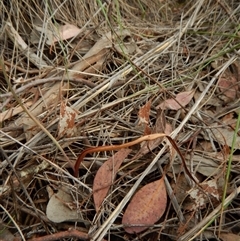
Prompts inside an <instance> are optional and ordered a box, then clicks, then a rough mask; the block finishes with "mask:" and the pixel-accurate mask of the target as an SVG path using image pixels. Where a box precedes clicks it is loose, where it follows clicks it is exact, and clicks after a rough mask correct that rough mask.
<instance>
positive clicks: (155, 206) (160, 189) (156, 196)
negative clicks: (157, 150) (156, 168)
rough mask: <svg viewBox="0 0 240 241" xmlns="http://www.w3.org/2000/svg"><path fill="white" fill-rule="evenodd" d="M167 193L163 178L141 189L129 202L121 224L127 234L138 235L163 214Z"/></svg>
mask: <svg viewBox="0 0 240 241" xmlns="http://www.w3.org/2000/svg"><path fill="white" fill-rule="evenodd" d="M166 205H167V193H166V187H165V183H164V178H163V177H162V178H161V179H160V180H157V181H155V182H152V183H149V184H147V185H146V186H144V187H142V188H141V189H140V190H139V191H138V192H137V193H136V194H135V195H134V197H133V198H132V200H131V201H130V203H129V205H128V207H127V209H126V211H125V213H124V214H123V218H122V224H123V225H124V229H125V231H126V232H127V233H139V232H142V231H143V230H145V229H147V228H148V227H150V226H152V225H154V223H155V222H157V221H158V220H159V219H160V218H161V217H162V215H163V213H164V212H165V209H166Z"/></svg>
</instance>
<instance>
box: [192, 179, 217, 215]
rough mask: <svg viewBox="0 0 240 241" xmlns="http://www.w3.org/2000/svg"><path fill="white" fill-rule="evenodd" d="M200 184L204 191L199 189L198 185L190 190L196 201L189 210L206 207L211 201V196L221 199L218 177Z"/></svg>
mask: <svg viewBox="0 0 240 241" xmlns="http://www.w3.org/2000/svg"><path fill="white" fill-rule="evenodd" d="M200 186H201V187H202V189H203V190H204V191H202V190H199V188H198V187H195V188H193V189H191V190H190V191H188V193H189V195H190V197H191V198H192V199H193V200H194V203H193V204H192V205H191V206H189V210H191V211H192V210H196V209H199V208H200V209H201V208H204V207H205V206H206V204H207V203H209V201H210V199H209V197H210V198H214V199H216V200H219V192H218V186H217V180H216V179H212V180H208V181H206V182H203V183H201V184H200Z"/></svg>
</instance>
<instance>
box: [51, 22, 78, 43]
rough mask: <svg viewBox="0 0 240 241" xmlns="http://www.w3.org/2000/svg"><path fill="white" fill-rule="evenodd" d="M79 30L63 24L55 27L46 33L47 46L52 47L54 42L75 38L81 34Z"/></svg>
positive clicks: (73, 26)
mask: <svg viewBox="0 0 240 241" xmlns="http://www.w3.org/2000/svg"><path fill="white" fill-rule="evenodd" d="M81 31H82V30H81V29H80V28H78V27H76V26H75V25H72V24H69V23H67V24H65V25H60V26H55V29H54V30H53V31H50V30H49V31H47V33H48V41H47V44H49V45H53V44H54V43H55V42H58V41H62V40H66V39H69V38H72V37H75V36H77V35H78V34H79V33H81Z"/></svg>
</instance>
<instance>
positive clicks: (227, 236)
mask: <svg viewBox="0 0 240 241" xmlns="http://www.w3.org/2000/svg"><path fill="white" fill-rule="evenodd" d="M220 238H221V239H222V241H240V236H239V235H237V234H233V233H221V234H220Z"/></svg>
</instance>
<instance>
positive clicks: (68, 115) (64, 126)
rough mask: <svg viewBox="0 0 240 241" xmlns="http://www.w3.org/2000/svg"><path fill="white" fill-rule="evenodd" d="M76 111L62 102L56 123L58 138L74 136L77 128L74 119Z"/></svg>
mask: <svg viewBox="0 0 240 241" xmlns="http://www.w3.org/2000/svg"><path fill="white" fill-rule="evenodd" d="M76 116H77V111H76V110H74V109H73V108H71V107H69V106H67V105H66V104H65V103H64V102H62V103H61V105H60V118H59V122H58V137H62V136H63V135H66V136H67V137H72V136H75V134H76V132H77V128H76V126H75V118H76Z"/></svg>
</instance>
